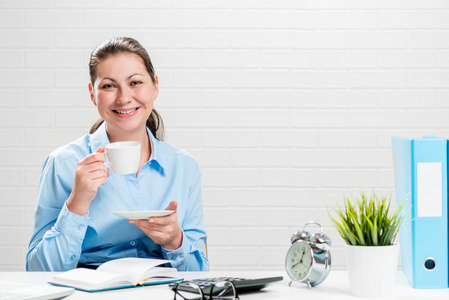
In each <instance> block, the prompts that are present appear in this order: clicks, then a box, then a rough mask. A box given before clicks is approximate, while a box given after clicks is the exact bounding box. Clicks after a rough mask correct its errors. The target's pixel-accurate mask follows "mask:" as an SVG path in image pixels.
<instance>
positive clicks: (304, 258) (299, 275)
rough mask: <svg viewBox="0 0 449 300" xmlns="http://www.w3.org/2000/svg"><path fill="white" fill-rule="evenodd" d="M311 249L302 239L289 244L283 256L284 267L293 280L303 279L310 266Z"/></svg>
mask: <svg viewBox="0 0 449 300" xmlns="http://www.w3.org/2000/svg"><path fill="white" fill-rule="evenodd" d="M312 255H313V254H312V249H311V248H310V246H309V245H308V244H307V243H306V242H303V241H299V242H295V243H293V244H292V245H291V246H290V249H289V250H288V252H287V257H286V258H285V268H286V270H287V274H288V276H290V277H291V278H292V279H293V280H298V281H301V280H304V278H306V277H307V275H308V274H309V271H310V269H311V267H312V260H313V258H312Z"/></svg>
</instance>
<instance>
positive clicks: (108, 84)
mask: <svg viewBox="0 0 449 300" xmlns="http://www.w3.org/2000/svg"><path fill="white" fill-rule="evenodd" d="M112 87H114V86H113V85H112V84H110V83H107V84H104V85H103V86H102V88H103V89H110V88H112Z"/></svg>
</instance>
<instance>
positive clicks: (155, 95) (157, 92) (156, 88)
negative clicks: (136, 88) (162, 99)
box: [153, 75, 159, 101]
mask: <svg viewBox="0 0 449 300" xmlns="http://www.w3.org/2000/svg"><path fill="white" fill-rule="evenodd" d="M157 95H159V78H157V75H154V98H153V101H154V100H156V98H157Z"/></svg>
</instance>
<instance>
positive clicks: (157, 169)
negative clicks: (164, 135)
mask: <svg viewBox="0 0 449 300" xmlns="http://www.w3.org/2000/svg"><path fill="white" fill-rule="evenodd" d="M147 132H148V136H149V138H150V141H151V143H152V145H153V149H152V150H153V152H152V156H151V158H150V160H149V161H148V162H147V163H146V164H145V165H144V166H143V167H142V168H141V169H140V171H139V174H138V176H137V177H136V175H135V174H130V175H116V174H114V173H113V171H112V170H111V169H110V176H109V177H108V178H107V183H106V184H105V185H102V186H100V187H99V189H98V192H97V195H96V197H95V199H94V200H93V201H92V202H91V204H90V207H89V212H88V214H87V215H85V216H79V215H77V214H74V213H72V212H70V211H69V210H68V209H67V206H66V200H67V199H68V197H69V195H70V193H71V191H72V188H73V183H74V180H75V170H76V165H77V163H78V162H79V161H80V160H81V159H83V158H84V157H86V156H87V155H89V154H91V153H93V152H95V151H97V149H98V148H100V147H104V146H105V145H107V144H109V139H108V136H107V133H106V128H105V124H104V123H103V124H102V125H101V127H100V128H99V129H98V130H97V131H96V132H95V133H94V134H89V135H85V136H84V137H82V138H80V139H78V140H76V141H74V142H72V143H70V144H68V145H66V146H64V147H61V148H59V149H57V150H55V151H54V152H52V153H51V154H50V155H49V156H48V157H47V158H46V159H45V162H44V165H43V169H42V174H41V178H40V183H39V188H38V195H37V209H36V213H35V223H34V232H33V235H32V237H31V241H30V245H29V249H28V253H27V264H26V268H27V270H29V271H65V270H70V269H74V268H76V267H77V265H78V263H81V264H92V265H100V264H101V263H104V262H106V261H109V260H112V259H117V258H123V257H147V258H163V259H169V260H172V263H171V264H172V266H173V267H175V268H177V269H178V270H179V271H199V270H208V269H209V261H208V260H207V258H206V251H205V244H206V231H205V225H204V219H203V206H202V196H201V179H200V171H199V168H198V165H197V163H196V161H195V160H194V159H193V158H192V157H191V156H190V155H189V154H187V153H186V152H184V151H183V150H181V149H179V148H176V147H174V146H172V145H170V144H167V143H165V142H161V141H159V140H157V139H155V138H154V136H153V135H152V134H151V132H150V130H147ZM171 201H177V202H178V208H177V214H178V222H179V224H180V226H181V228H182V230H183V240H182V245H181V247H180V248H179V249H177V250H167V249H165V248H163V247H162V246H161V245H158V244H155V243H154V242H153V241H152V240H151V239H150V238H149V237H148V236H146V235H145V234H144V233H143V232H142V231H141V230H140V229H139V228H138V227H136V226H135V225H133V224H129V223H128V220H126V219H123V218H120V217H118V216H116V215H114V214H113V213H112V212H113V211H141V210H162V209H165V208H166V207H167V206H168V204H169V203H170V202H171Z"/></svg>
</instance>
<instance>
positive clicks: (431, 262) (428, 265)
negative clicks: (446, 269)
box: [423, 257, 437, 272]
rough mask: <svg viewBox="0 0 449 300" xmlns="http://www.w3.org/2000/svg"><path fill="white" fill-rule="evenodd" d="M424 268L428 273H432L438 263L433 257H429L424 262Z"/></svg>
mask: <svg viewBox="0 0 449 300" xmlns="http://www.w3.org/2000/svg"><path fill="white" fill-rule="evenodd" d="M423 267H424V269H425V270H426V271H428V272H432V271H433V270H435V268H436V267H437V263H436V261H435V259H434V258H433V257H428V258H426V260H425V261H424V263H423Z"/></svg>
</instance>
